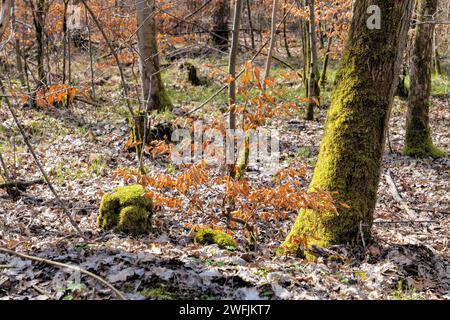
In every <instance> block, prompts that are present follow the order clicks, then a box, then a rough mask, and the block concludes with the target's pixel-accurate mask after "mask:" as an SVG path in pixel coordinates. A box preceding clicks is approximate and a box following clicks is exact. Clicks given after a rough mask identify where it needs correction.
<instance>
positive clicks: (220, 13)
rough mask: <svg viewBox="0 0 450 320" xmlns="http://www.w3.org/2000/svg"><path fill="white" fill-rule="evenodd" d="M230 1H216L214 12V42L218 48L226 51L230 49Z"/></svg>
mask: <svg viewBox="0 0 450 320" xmlns="http://www.w3.org/2000/svg"><path fill="white" fill-rule="evenodd" d="M229 2H230V1H229V0H216V4H215V10H214V12H213V30H212V31H213V34H212V42H213V44H214V45H215V46H216V47H219V48H220V49H221V50H225V49H226V48H227V47H228V38H229V30H228V19H229V16H230V5H229Z"/></svg>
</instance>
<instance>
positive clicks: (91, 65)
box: [85, 10, 134, 100]
mask: <svg viewBox="0 0 450 320" xmlns="http://www.w3.org/2000/svg"><path fill="white" fill-rule="evenodd" d="M85 19H86V28H87V31H88V41H89V69H90V72H91V90H92V97H93V98H94V100H95V99H96V94H95V81H94V52H93V50H92V39H91V28H90V27H89V17H88V13H87V10H86V11H85ZM133 68H134V66H133Z"/></svg>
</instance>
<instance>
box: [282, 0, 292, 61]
mask: <svg viewBox="0 0 450 320" xmlns="http://www.w3.org/2000/svg"><path fill="white" fill-rule="evenodd" d="M286 5H287V0H284V5H283V16H285V15H286ZM283 38H284V48H285V49H286V54H287V56H288V57H289V58H290V57H291V56H292V55H291V52H290V51H289V41H288V35H287V19H285V20H284V22H283Z"/></svg>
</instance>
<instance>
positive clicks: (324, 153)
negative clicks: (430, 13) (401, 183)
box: [283, 0, 404, 251]
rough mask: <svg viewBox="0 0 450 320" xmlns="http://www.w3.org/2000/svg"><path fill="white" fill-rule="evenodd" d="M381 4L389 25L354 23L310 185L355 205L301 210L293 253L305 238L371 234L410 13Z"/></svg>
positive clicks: (323, 240) (325, 241) (334, 240)
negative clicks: (401, 39)
mask: <svg viewBox="0 0 450 320" xmlns="http://www.w3.org/2000/svg"><path fill="white" fill-rule="evenodd" d="M380 4H381V5H382V7H383V8H382V11H383V12H385V17H384V24H383V28H382V30H369V29H367V27H366V25H365V21H364V19H356V20H355V19H354V21H353V23H352V27H351V31H350V34H349V42H348V44H347V48H346V51H345V53H344V55H343V57H342V59H341V65H340V68H339V72H338V74H337V77H336V88H335V91H334V93H333V99H332V103H331V106H330V109H329V111H328V115H327V119H326V124H325V131H324V136H323V139H322V143H321V146H320V152H319V158H318V161H317V165H316V168H315V171H314V175H313V179H312V181H311V184H310V186H309V189H308V192H314V191H317V190H324V191H328V192H337V194H335V195H334V196H333V198H334V201H335V203H339V202H345V203H347V204H348V205H349V206H350V208H341V207H338V211H339V213H338V214H336V213H334V212H331V211H326V212H321V211H317V210H312V209H302V210H300V212H299V215H298V217H297V220H296V222H295V224H294V226H293V227H292V230H291V232H290V234H289V235H288V237H287V239H286V241H285V242H284V243H283V247H284V248H286V249H289V251H298V250H301V249H302V248H299V247H301V246H300V244H305V240H306V241H307V243H306V244H307V246H308V247H310V246H311V245H313V244H316V245H318V246H321V247H326V246H329V245H333V244H345V243H349V242H353V241H354V240H355V239H358V238H359V237H360V231H359V229H360V225H361V224H363V225H364V227H363V235H364V237H365V238H366V239H367V240H368V239H369V237H370V227H371V225H372V223H373V212H374V209H375V204H376V196H377V191H378V184H379V179H380V170H381V159H382V154H383V152H384V144H385V138H384V137H385V131H386V124H387V123H388V117H389V114H390V109H391V102H392V88H393V86H394V85H395V84H394V79H396V76H395V75H394V70H396V69H397V68H396V61H397V55H398V52H399V50H398V45H397V43H398V36H399V34H400V32H401V31H400V30H404V28H403V25H404V19H403V18H402V19H397V16H398V15H400V14H401V12H402V10H403V8H401V6H400V5H398V4H396V3H395V1H393V0H390V1H385V2H381V3H380ZM364 10H365V8H364V4H363V3H359V2H355V12H358V13H360V12H364ZM402 36H403V35H402ZM368 66H370V71H368ZM296 240H299V241H296Z"/></svg>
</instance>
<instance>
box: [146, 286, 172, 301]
mask: <svg viewBox="0 0 450 320" xmlns="http://www.w3.org/2000/svg"><path fill="white" fill-rule="evenodd" d="M141 294H142V295H143V296H144V297H148V298H151V299H155V300H174V299H175V296H174V294H173V293H171V292H169V291H166V290H165V289H163V288H150V289H147V290H144V291H142V292H141Z"/></svg>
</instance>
